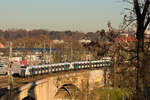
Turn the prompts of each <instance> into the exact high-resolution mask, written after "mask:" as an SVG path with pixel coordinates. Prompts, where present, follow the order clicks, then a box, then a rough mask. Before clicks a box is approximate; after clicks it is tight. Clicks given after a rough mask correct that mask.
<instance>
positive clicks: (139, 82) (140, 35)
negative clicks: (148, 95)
mask: <svg viewBox="0 0 150 100" xmlns="http://www.w3.org/2000/svg"><path fill="white" fill-rule="evenodd" d="M139 27H140V28H138V30H137V35H136V36H137V66H136V67H137V79H136V96H137V97H138V99H137V100H145V99H144V81H143V80H144V76H143V75H144V74H143V73H142V72H143V69H144V30H141V25H139Z"/></svg>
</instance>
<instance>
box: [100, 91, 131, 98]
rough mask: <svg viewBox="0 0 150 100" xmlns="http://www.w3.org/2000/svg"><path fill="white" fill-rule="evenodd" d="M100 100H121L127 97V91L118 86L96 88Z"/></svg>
mask: <svg viewBox="0 0 150 100" xmlns="http://www.w3.org/2000/svg"><path fill="white" fill-rule="evenodd" d="M98 94H99V97H100V100H123V99H122V98H123V97H126V98H129V93H128V92H127V91H125V90H121V89H119V88H100V89H98Z"/></svg>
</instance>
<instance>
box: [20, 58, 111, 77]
mask: <svg viewBox="0 0 150 100" xmlns="http://www.w3.org/2000/svg"><path fill="white" fill-rule="evenodd" d="M110 65H111V59H102V60H96V61H78V62H65V63H56V64H44V65H29V66H21V67H20V73H19V76H21V77H28V76H34V75H40V74H46V73H54V72H61V71H71V70H80V69H91V68H101V67H109V66H110Z"/></svg>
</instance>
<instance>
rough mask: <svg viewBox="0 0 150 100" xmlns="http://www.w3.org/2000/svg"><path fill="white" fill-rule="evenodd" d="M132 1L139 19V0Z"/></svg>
mask: <svg viewBox="0 0 150 100" xmlns="http://www.w3.org/2000/svg"><path fill="white" fill-rule="evenodd" d="M133 2H134V9H135V11H136V15H137V18H138V19H139V18H140V17H141V9H140V7H139V2H138V0H133Z"/></svg>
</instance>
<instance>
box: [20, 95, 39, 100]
mask: <svg viewBox="0 0 150 100" xmlns="http://www.w3.org/2000/svg"><path fill="white" fill-rule="evenodd" d="M22 100H36V99H35V98H34V97H31V96H27V97H24V98H23V99H22Z"/></svg>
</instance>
